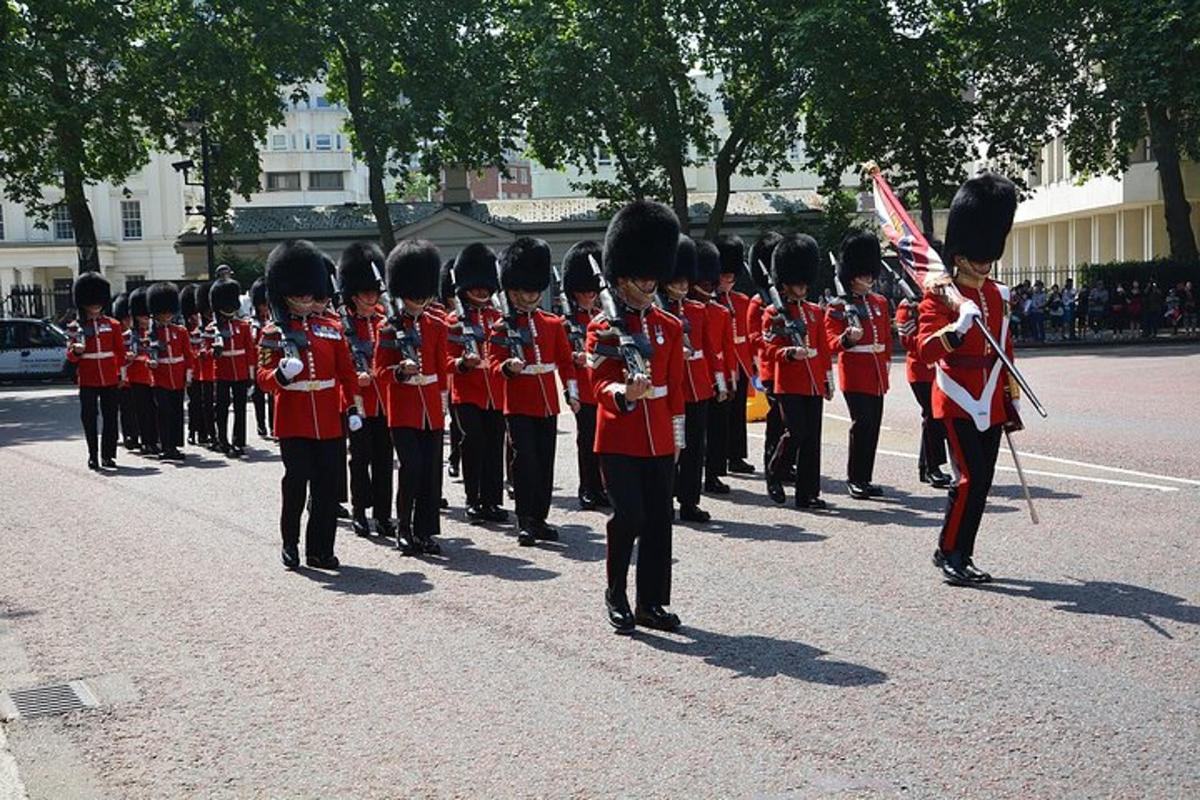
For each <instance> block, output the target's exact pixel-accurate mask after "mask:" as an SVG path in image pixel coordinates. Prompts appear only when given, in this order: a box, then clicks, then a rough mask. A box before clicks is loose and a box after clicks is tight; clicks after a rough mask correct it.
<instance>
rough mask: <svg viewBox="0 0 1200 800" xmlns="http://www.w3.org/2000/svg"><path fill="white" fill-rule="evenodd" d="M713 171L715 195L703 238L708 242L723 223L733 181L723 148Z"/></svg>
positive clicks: (713, 237)
mask: <svg viewBox="0 0 1200 800" xmlns="http://www.w3.org/2000/svg"><path fill="white" fill-rule="evenodd" d="M714 172H715V173H716V179H717V197H716V199H715V200H714V201H713V207H712V211H710V212H709V214H708V224H707V225H705V226H704V238H705V239H708V240H709V241H710V242H711V241H713V240H714V239H716V238H717V236H719V235H720V233H721V226H722V225H724V224H725V212H726V210H728V208H729V193H730V191H731V185H732V182H733V181H732V178H733V164H732V163H731V162H730V160H729V158H728V156H727V154H726V153H725V149H724V148H722V149H721V153H720V154H718V155H717V163H716V166H715V167H714Z"/></svg>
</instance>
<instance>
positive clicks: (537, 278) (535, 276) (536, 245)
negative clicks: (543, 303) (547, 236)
mask: <svg viewBox="0 0 1200 800" xmlns="http://www.w3.org/2000/svg"><path fill="white" fill-rule="evenodd" d="M500 285H501V286H502V287H504V288H505V289H520V290H522V291H526V292H544V291H546V287H547V286H549V285H550V245H548V244H546V243H545V242H544V241H542V240H541V239H534V238H532V237H529V236H522V237H521V238H519V239H517V240H516V241H515V242H513V243H512V244H510V245H509V246H508V247H506V248H505V249H504V254H503V255H502V256H500Z"/></svg>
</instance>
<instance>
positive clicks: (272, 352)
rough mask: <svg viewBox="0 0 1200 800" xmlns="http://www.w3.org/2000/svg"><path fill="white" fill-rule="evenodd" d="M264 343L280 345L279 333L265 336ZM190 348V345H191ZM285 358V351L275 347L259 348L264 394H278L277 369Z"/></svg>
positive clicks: (259, 372) (259, 386) (259, 364)
mask: <svg viewBox="0 0 1200 800" xmlns="http://www.w3.org/2000/svg"><path fill="white" fill-rule="evenodd" d="M262 338H263V342H267V341H271V342H275V343H278V342H279V340H280V335H279V333H278V332H275V333H267V334H263V337H262ZM189 346H190V345H189ZM282 358H283V351H282V350H280V349H278V348H273V347H262V348H259V352H258V388H260V389H262V390H263V391H264V392H272V393H274V392H278V391H279V381H278V380H277V379H276V378H275V368H276V367H277V366H279V362H280V360H282Z"/></svg>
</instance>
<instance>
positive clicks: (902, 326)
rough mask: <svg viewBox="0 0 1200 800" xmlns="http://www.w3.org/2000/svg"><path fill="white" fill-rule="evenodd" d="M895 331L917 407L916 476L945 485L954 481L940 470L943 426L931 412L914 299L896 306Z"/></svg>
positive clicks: (929, 369) (928, 374)
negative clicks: (919, 424) (919, 436)
mask: <svg viewBox="0 0 1200 800" xmlns="http://www.w3.org/2000/svg"><path fill="white" fill-rule="evenodd" d="M896 333H897V334H898V335H899V337H900V344H901V346H903V347H904V351H905V352H904V376H905V377H906V378H907V379H908V385H909V387H910V388H911V389H912V393H913V396H914V397H916V398H917V405H919V406H920V407H921V449H920V452H919V454H918V456H917V476H918V479H919V480H920V481H921V483H928V484H930V485H932V486H933V487H934V488H935V489H948V488H950V485H951V484H952V483H953V482H954V479H953V478H951V477H950V476H949V475H947V474H946V473H944V472H942V465H943V464H945V463H946V428H945V426H944V425H943V424H942V421H941V420H940V419H935V418H934V416H933V399H932V398H933V367H931V366H929V365H928V364H926V363H925V362H923V361H921V357H920V340H919V339H918V338H917V301H916V300H908V299H904V300H901V301H900V304H899V305H897V306H896Z"/></svg>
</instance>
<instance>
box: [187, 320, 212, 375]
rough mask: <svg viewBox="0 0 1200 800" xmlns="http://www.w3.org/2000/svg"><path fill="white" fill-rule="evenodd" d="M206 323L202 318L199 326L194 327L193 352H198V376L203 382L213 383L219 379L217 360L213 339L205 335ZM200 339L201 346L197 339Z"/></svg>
mask: <svg viewBox="0 0 1200 800" xmlns="http://www.w3.org/2000/svg"><path fill="white" fill-rule="evenodd" d="M205 326H206V323H205V322H204V320H203V319H201V320H200V324H199V327H198V328H194V329H192V331H191V333H192V352H194V353H195V354H196V365H197V370H196V373H197V374H196V377H197V379H198V380H199V381H200V382H201V383H211V382H212V381H215V380H216V379H217V360H216V358H215V357H214V356H213V350H212V339H209V338H207V337H205V336H203V335H202V334H203V332H204V328H205ZM197 339H199V342H200V344H199V347H197V346H196V340H197Z"/></svg>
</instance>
